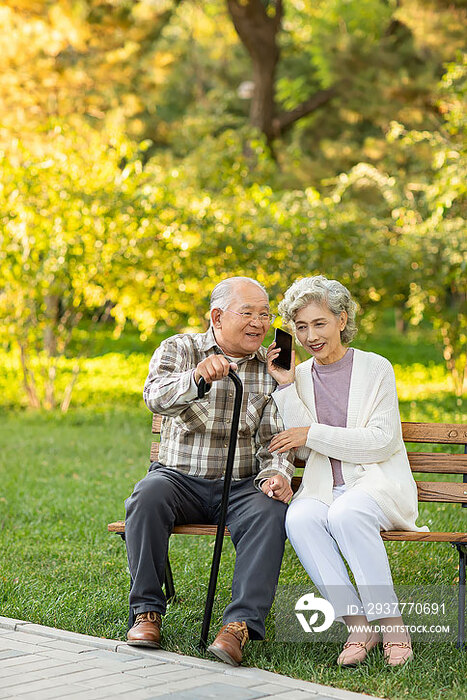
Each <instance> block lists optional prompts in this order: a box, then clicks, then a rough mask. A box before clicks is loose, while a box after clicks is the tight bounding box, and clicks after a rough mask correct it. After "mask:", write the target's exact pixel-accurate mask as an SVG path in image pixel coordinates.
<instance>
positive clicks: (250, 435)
mask: <svg viewBox="0 0 467 700" xmlns="http://www.w3.org/2000/svg"><path fill="white" fill-rule="evenodd" d="M214 354H223V353H222V350H221V349H220V348H219V346H218V345H217V343H216V339H215V336H214V333H213V331H212V329H211V328H210V329H209V330H208V331H207V332H206V333H194V334H191V333H184V334H180V335H175V336H172V337H171V338H168V339H167V340H164V341H163V342H162V343H161V345H160V347H159V348H158V349H157V350H156V351H155V353H154V355H153V356H152V358H151V362H150V365H149V374H148V377H147V379H146V382H145V385H144V392H143V395H144V400H145V402H146V405H147V407H148V408H149V409H150V410H151V411H153V412H154V413H160V414H162V415H163V419H162V427H161V446H160V451H159V461H160V462H161V463H162V464H164V465H165V466H167V467H171V468H172V469H177V470H179V471H181V472H183V473H185V474H189V475H191V476H198V477H203V478H205V479H218V478H220V477H222V476H223V473H224V470H225V464H226V460H227V452H228V445H229V436H230V425H231V421H232V414H233V407H234V393H235V387H234V385H233V382H232V381H231V380H230V379H229V378H228V377H225V378H224V379H221V380H219V381H216V382H213V384H212V386H211V389H210V390H209V391H208V392H207V393H206V396H205V397H204V399H198V398H194V394H195V392H194V391H190V387H192V386H193V371H194V369H195V367H196V366H197V364H198V363H199V362H201V360H203V359H204V358H205V357H207V356H208V355H214ZM237 364H238V372H237V374H238V375H239V377H240V378H241V380H242V382H243V392H244V393H243V402H242V410H241V414H240V422H239V429H238V439H237V449H236V453H235V462H234V468H233V478H234V479H242V478H245V477H249V476H253V475H255V476H256V482H257V483H258V482H259V481H260V480H261V479H263V478H267V477H270V476H273V475H274V474H277V473H281V474H283V475H284V476H285V477H286V478H287V480H288V481H290V478H291V476H292V474H293V471H294V466H293V457H294V455H293V454H292V453H284V454H281V455H279V454H277V453H275V454H271V453H270V452H268V445H269V443H270V441H271V438H272V437H273V435H276V434H277V433H278V432H280V431H281V430H283V429H284V426H283V423H282V420H281V418H280V415H279V413H278V411H277V408H276V405H275V403H274V401H272V399H271V392H273V391H274V389H275V388H276V382H275V381H274V379H273V378H272V377H271V376H270V375H269V374H268V372H267V367H266V350H265V348H263V347H260V348H259V349H258V350H257V352H255V353H254V354H253V355H249V356H247V357H244V358H241V359H239V360H238V362H237Z"/></svg>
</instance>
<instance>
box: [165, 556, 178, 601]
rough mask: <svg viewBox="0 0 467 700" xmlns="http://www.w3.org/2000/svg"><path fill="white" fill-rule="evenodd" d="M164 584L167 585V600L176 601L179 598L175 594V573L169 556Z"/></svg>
mask: <svg viewBox="0 0 467 700" xmlns="http://www.w3.org/2000/svg"><path fill="white" fill-rule="evenodd" d="M164 586H165V597H166V598H167V602H171V603H174V602H175V601H176V600H177V596H176V595H175V586H174V579H173V574H172V567H171V566H170V561H169V557H167V562H166V564H165V580H164Z"/></svg>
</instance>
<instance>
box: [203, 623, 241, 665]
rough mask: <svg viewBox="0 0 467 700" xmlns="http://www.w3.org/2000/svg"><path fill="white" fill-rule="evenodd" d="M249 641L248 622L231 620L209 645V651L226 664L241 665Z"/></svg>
mask: <svg viewBox="0 0 467 700" xmlns="http://www.w3.org/2000/svg"><path fill="white" fill-rule="evenodd" d="M247 641H248V627H247V626H246V622H229V623H228V624H227V625H224V626H223V627H221V629H220V631H219V633H218V635H217V637H216V638H215V640H214V641H213V643H212V644H211V646H209V647H208V651H210V652H211V654H214V656H217V658H218V659H220V660H221V661H224V663H226V664H230V665H231V666H239V665H240V663H241V661H242V656H243V653H242V651H243V647H244V646H245V644H246V643H247Z"/></svg>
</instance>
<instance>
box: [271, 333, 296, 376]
mask: <svg viewBox="0 0 467 700" xmlns="http://www.w3.org/2000/svg"><path fill="white" fill-rule="evenodd" d="M274 341H275V343H276V346H277V347H278V348H280V350H281V351H280V353H279V355H278V356H277V357H276V359H275V360H274V364H275V365H277V366H278V367H282V369H290V365H291V363H292V336H291V335H290V333H286V331H283V330H282V329H281V328H276V334H275V336H274Z"/></svg>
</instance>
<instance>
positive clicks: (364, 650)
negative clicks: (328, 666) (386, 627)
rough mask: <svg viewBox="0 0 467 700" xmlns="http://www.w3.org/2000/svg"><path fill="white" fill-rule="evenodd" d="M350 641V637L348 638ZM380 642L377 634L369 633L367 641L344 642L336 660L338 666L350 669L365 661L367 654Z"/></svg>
mask: <svg viewBox="0 0 467 700" xmlns="http://www.w3.org/2000/svg"><path fill="white" fill-rule="evenodd" d="M349 639H350V637H349ZM380 641H381V637H380V636H379V634H378V632H371V633H370V637H369V639H367V640H366V641H365V642H348V641H347V642H346V643H345V644H344V647H343V649H342V651H341V653H340V654H339V656H338V658H337V663H338V665H339V666H344V667H345V668H352V667H354V666H358V664H361V663H362V661H365V659H366V657H367V655H368V652H369V651H371V649H374V647H376V646H377V645H378V644H379V643H380Z"/></svg>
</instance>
